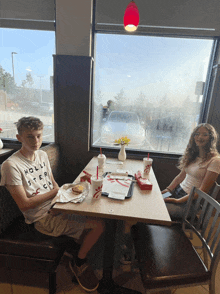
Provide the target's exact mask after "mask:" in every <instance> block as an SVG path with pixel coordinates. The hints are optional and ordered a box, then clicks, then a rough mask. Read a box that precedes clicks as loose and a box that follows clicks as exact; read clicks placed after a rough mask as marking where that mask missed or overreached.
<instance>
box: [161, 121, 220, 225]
mask: <svg viewBox="0 0 220 294" xmlns="http://www.w3.org/2000/svg"><path fill="white" fill-rule="evenodd" d="M217 140H218V135H217V132H216V130H215V129H214V127H213V126H211V125H210V124H207V123H204V124H199V125H198V126H197V127H196V128H195V129H194V131H193V132H192V134H191V137H190V139H189V143H188V145H187V148H186V150H185V152H184V154H183V156H182V157H181V158H180V162H179V168H180V170H181V171H180V173H179V174H178V175H177V176H176V177H175V178H174V179H173V181H172V182H171V183H170V185H169V186H168V187H167V188H166V189H165V190H163V191H162V194H164V193H165V192H170V193H171V194H172V196H170V197H168V198H165V199H164V201H165V202H166V205H167V209H168V211H169V213H170V217H171V219H172V220H176V219H180V218H182V217H183V216H184V213H185V209H186V202H187V200H188V198H189V193H190V191H191V188H192V187H193V186H195V187H197V188H199V189H200V190H202V191H204V192H206V193H207V192H209V190H210V188H211V187H212V185H213V184H214V182H215V181H216V179H217V177H218V174H219V173H220V155H219V153H218V151H217V148H216V146H217Z"/></svg>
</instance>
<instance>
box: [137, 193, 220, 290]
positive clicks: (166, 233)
mask: <svg viewBox="0 0 220 294" xmlns="http://www.w3.org/2000/svg"><path fill="white" fill-rule="evenodd" d="M195 193H197V194H198V198H197V199H196V200H194V202H195V204H194V208H195V209H194V211H193V212H191V215H189V211H190V210H189V208H190V206H191V205H192V201H193V199H194V195H195ZM219 215H220V204H219V203H218V202H217V201H216V200H215V199H213V198H212V197H210V196H209V195H207V194H206V193H204V192H202V191H200V190H199V189H196V188H193V189H192V191H191V193H190V197H189V200H188V204H187V211H186V215H185V217H184V220H183V223H182V226H180V225H178V224H176V223H174V224H172V225H171V226H170V227H169V226H160V225H148V224H147V225H146V224H144V223H138V224H136V225H135V226H133V227H132V236H133V239H134V245H135V250H136V255H137V259H138V264H139V268H140V274H141V279H142V282H143V285H144V287H145V289H146V293H152V292H154V291H159V290H168V289H172V288H178V287H186V286H187V287H190V286H195V285H201V284H207V285H209V291H210V292H209V293H210V294H214V293H216V292H215V276H216V270H217V266H218V263H219V259H220V252H219V250H220V240H219V233H220V224H219ZM185 227H187V228H188V229H189V228H190V229H191V230H192V231H193V232H194V233H195V234H196V235H197V236H198V238H199V240H200V242H201V244H202V246H203V247H204V249H205V250H206V251H207V254H208V256H209V266H206V265H205V263H204V262H203V260H202V258H201V257H200V255H199V254H198V253H197V251H196V249H195V247H194V246H193V245H192V243H191V242H190V240H189V238H188V237H187V235H186V233H185V231H184V230H185Z"/></svg>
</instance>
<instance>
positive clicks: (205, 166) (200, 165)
mask: <svg viewBox="0 0 220 294" xmlns="http://www.w3.org/2000/svg"><path fill="white" fill-rule="evenodd" d="M207 171H212V172H215V173H217V174H219V173H220V157H219V156H214V157H212V158H211V159H210V160H207V161H205V162H202V159H201V158H199V157H198V158H197V159H196V160H195V161H194V162H193V163H191V164H189V165H188V166H187V167H186V168H185V172H186V177H185V179H184V180H183V182H182V183H181V184H180V186H181V188H182V189H183V190H184V191H185V192H186V193H187V194H188V193H190V191H191V189H192V187H193V186H195V187H196V188H199V187H200V186H201V184H202V181H203V179H204V177H205V174H206V172H207Z"/></svg>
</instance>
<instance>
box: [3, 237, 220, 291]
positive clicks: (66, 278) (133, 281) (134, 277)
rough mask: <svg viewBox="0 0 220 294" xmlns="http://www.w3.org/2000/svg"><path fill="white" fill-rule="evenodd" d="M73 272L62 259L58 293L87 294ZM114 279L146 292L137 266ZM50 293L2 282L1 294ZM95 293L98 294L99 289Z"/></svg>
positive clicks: (116, 273)
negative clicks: (78, 283)
mask: <svg viewBox="0 0 220 294" xmlns="http://www.w3.org/2000/svg"><path fill="white" fill-rule="evenodd" d="M193 243H194V244H196V245H197V240H196V238H194V239H193ZM198 252H199V254H202V253H201V252H202V251H201V249H198ZM96 274H97V276H98V278H101V276H102V272H101V271H97V272H96ZM71 277H72V273H71V271H70V270H69V267H68V257H65V256H64V258H63V259H62V262H61V263H60V265H59V268H58V273H57V283H58V289H57V294H85V293H86V292H85V291H84V290H82V289H81V288H80V286H79V285H77V284H74V283H72V282H71ZM114 280H115V282H116V283H118V284H119V285H123V286H124V287H126V288H129V289H134V290H137V291H139V292H141V293H145V292H144V288H143V286H142V283H141V279H140V275H139V273H138V270H137V268H135V267H133V271H132V272H131V270H130V266H128V265H127V266H122V267H121V268H118V269H117V270H115V271H114ZM30 293H31V294H48V293H49V291H48V290H47V289H44V288H34V287H25V286H19V285H10V284H0V294H30ZM159 293H160V294H162V293H164V294H165V292H157V293H156V294H159ZM207 293H208V287H207V286H198V287H190V288H181V289H176V290H173V291H172V294H207ZM93 294H98V292H97V291H95V292H93ZM216 294H220V265H219V267H218V270H217V278H216Z"/></svg>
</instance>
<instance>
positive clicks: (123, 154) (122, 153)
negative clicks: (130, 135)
mask: <svg viewBox="0 0 220 294" xmlns="http://www.w3.org/2000/svg"><path fill="white" fill-rule="evenodd" d="M118 160H120V161H125V160H126V151H125V144H123V145H121V149H120V151H119V153H118Z"/></svg>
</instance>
